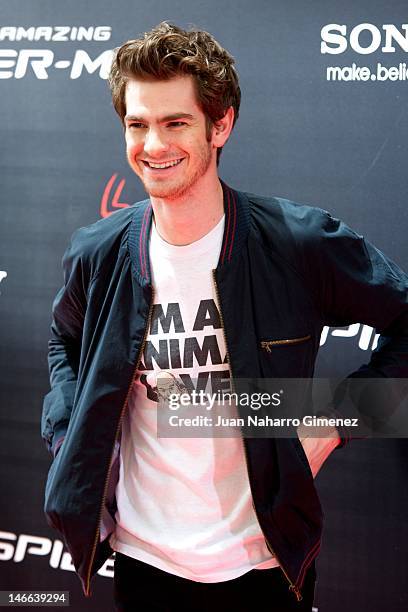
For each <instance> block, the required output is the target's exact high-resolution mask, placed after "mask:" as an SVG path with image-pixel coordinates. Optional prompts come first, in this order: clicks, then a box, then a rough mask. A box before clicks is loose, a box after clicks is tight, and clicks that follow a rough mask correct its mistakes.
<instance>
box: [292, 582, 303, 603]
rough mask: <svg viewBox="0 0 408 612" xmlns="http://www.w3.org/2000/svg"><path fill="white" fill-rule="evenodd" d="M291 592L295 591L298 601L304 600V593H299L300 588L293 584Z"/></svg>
mask: <svg viewBox="0 0 408 612" xmlns="http://www.w3.org/2000/svg"><path fill="white" fill-rule="evenodd" d="M289 591H293V592H294V594H295V595H296V599H297V600H298V601H302V599H303V597H302V593H301V592H300V591H299V589H298V587H297V586H296V585H295V584H291V585H290V587H289Z"/></svg>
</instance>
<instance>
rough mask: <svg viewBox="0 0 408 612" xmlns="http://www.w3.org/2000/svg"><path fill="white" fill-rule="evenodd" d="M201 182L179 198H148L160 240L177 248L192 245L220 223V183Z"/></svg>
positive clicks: (221, 193) (218, 181) (214, 181)
mask: <svg viewBox="0 0 408 612" xmlns="http://www.w3.org/2000/svg"><path fill="white" fill-rule="evenodd" d="M202 178H204V177H202ZM204 182H205V184H198V183H200V181H197V182H196V183H194V185H193V186H192V187H191V188H190V189H189V190H188V191H186V193H184V194H182V195H181V196H180V197H179V198H175V199H169V200H167V199H166V198H155V197H153V196H151V197H150V200H151V203H152V208H153V213H154V220H155V223H156V228H157V231H158V232H159V234H160V236H161V237H162V238H163V240H165V241H166V242H168V243H170V244H174V245H176V246H182V245H186V244H191V243H192V242H195V241H196V240H200V238H202V237H203V236H205V235H206V234H208V232H210V231H211V230H212V229H213V228H214V227H215V226H216V225H217V223H219V221H220V220H221V218H222V216H223V214H224V203H223V191H222V186H221V183H220V180H219V178H218V176H217V175H215V176H214V177H213V178H211V179H210V180H205V181H204Z"/></svg>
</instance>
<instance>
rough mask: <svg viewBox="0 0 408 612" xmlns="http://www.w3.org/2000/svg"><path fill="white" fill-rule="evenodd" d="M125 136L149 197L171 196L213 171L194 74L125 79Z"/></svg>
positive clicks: (212, 151) (213, 153) (131, 160)
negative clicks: (164, 79)
mask: <svg viewBox="0 0 408 612" xmlns="http://www.w3.org/2000/svg"><path fill="white" fill-rule="evenodd" d="M125 100H126V117H125V136H126V153H127V158H128V162H129V164H130V166H131V168H132V169H133V170H134V172H135V173H136V174H137V175H138V177H139V178H140V179H141V181H142V182H143V185H144V187H145V189H146V191H147V193H148V194H149V195H151V196H153V197H157V198H166V199H175V198H179V197H181V196H183V195H184V194H186V193H187V192H188V191H189V190H190V189H191V188H192V187H193V186H197V185H199V184H200V182H201V183H202V184H204V179H205V177H206V175H208V173H211V172H214V173H216V150H217V149H216V147H215V146H213V144H212V142H209V141H208V139H207V134H206V121H205V115H204V113H203V111H202V110H201V108H200V107H199V106H198V103H197V99H196V93H195V89H194V82H193V77H192V76H190V75H187V76H177V77H175V78H173V79H170V80H168V81H141V80H134V79H132V80H129V82H128V83H127V86H126V98H125Z"/></svg>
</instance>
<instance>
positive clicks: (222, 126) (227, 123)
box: [211, 106, 234, 148]
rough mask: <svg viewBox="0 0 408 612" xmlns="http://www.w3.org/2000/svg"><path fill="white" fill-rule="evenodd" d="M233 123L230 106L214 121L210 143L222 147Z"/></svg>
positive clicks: (232, 112) (232, 113) (232, 111)
mask: <svg viewBox="0 0 408 612" xmlns="http://www.w3.org/2000/svg"><path fill="white" fill-rule="evenodd" d="M233 123H234V109H233V108H232V106H230V107H229V108H228V109H227V111H226V113H225V115H224V116H223V117H222V119H219V120H218V121H216V122H215V123H214V125H213V128H212V139H211V141H212V144H213V145H214V147H216V148H219V147H223V146H224V144H225V143H226V142H227V140H228V138H229V135H230V134H231V130H232V126H233Z"/></svg>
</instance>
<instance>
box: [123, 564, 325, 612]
mask: <svg viewBox="0 0 408 612" xmlns="http://www.w3.org/2000/svg"><path fill="white" fill-rule="evenodd" d="M315 580H316V571H315V565H314V563H312V565H311V566H310V568H309V569H308V571H307V573H306V577H305V581H304V584H303V587H302V596H303V599H302V601H300V602H298V601H297V599H296V596H295V594H294V593H293V592H292V591H289V583H288V581H287V579H286V578H285V576H284V574H283V572H282V570H281V569H280V568H279V567H274V568H271V569H266V570H252V571H250V572H248V573H247V574H244V575H243V576H240V577H239V578H235V579H234V580H227V581H226V582H216V583H204V582H194V581H192V580H187V579H185V578H179V577H178V576H174V575H173V574H168V573H167V572H163V571H162V570H159V569H157V568H155V567H152V566H151V565H147V564H146V563H142V562H141V561H137V560H136V559H132V558H131V557H128V556H126V555H122V554H120V553H116V560H115V578H114V589H115V605H116V611H117V612H221V611H222V612H258V610H259V612H311V610H312V605H313V595H314V586H315Z"/></svg>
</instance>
